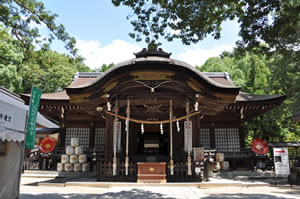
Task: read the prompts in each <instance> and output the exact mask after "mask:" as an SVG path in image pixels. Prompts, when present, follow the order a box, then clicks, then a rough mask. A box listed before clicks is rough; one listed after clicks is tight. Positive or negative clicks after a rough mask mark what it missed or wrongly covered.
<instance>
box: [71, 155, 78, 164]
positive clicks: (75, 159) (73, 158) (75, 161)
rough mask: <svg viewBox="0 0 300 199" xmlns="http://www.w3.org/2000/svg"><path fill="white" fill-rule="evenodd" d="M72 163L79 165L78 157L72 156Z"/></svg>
mask: <svg viewBox="0 0 300 199" xmlns="http://www.w3.org/2000/svg"><path fill="white" fill-rule="evenodd" d="M70 163H72V164H75V163H78V155H70Z"/></svg>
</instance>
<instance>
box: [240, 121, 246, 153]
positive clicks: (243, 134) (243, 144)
mask: <svg viewBox="0 0 300 199" xmlns="http://www.w3.org/2000/svg"><path fill="white" fill-rule="evenodd" d="M239 136H240V148H245V129H244V125H243V124H241V126H240V127H239Z"/></svg>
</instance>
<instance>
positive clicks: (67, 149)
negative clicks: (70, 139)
mask: <svg viewBox="0 0 300 199" xmlns="http://www.w3.org/2000/svg"><path fill="white" fill-rule="evenodd" d="M66 154H68V155H73V154H74V147H72V146H66Z"/></svg>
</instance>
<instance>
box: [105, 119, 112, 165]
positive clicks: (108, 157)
mask: <svg viewBox="0 0 300 199" xmlns="http://www.w3.org/2000/svg"><path fill="white" fill-rule="evenodd" d="M105 117H106V122H105V162H106V163H108V162H112V152H113V151H112V150H113V116H111V115H110V114H106V116H105Z"/></svg>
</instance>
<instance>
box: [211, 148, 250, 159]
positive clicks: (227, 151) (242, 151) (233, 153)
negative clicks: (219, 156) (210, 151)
mask: <svg viewBox="0 0 300 199" xmlns="http://www.w3.org/2000/svg"><path fill="white" fill-rule="evenodd" d="M216 152H217V153H224V156H225V158H251V157H253V156H254V154H253V152H252V150H251V149H250V148H217V149H216Z"/></svg>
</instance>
